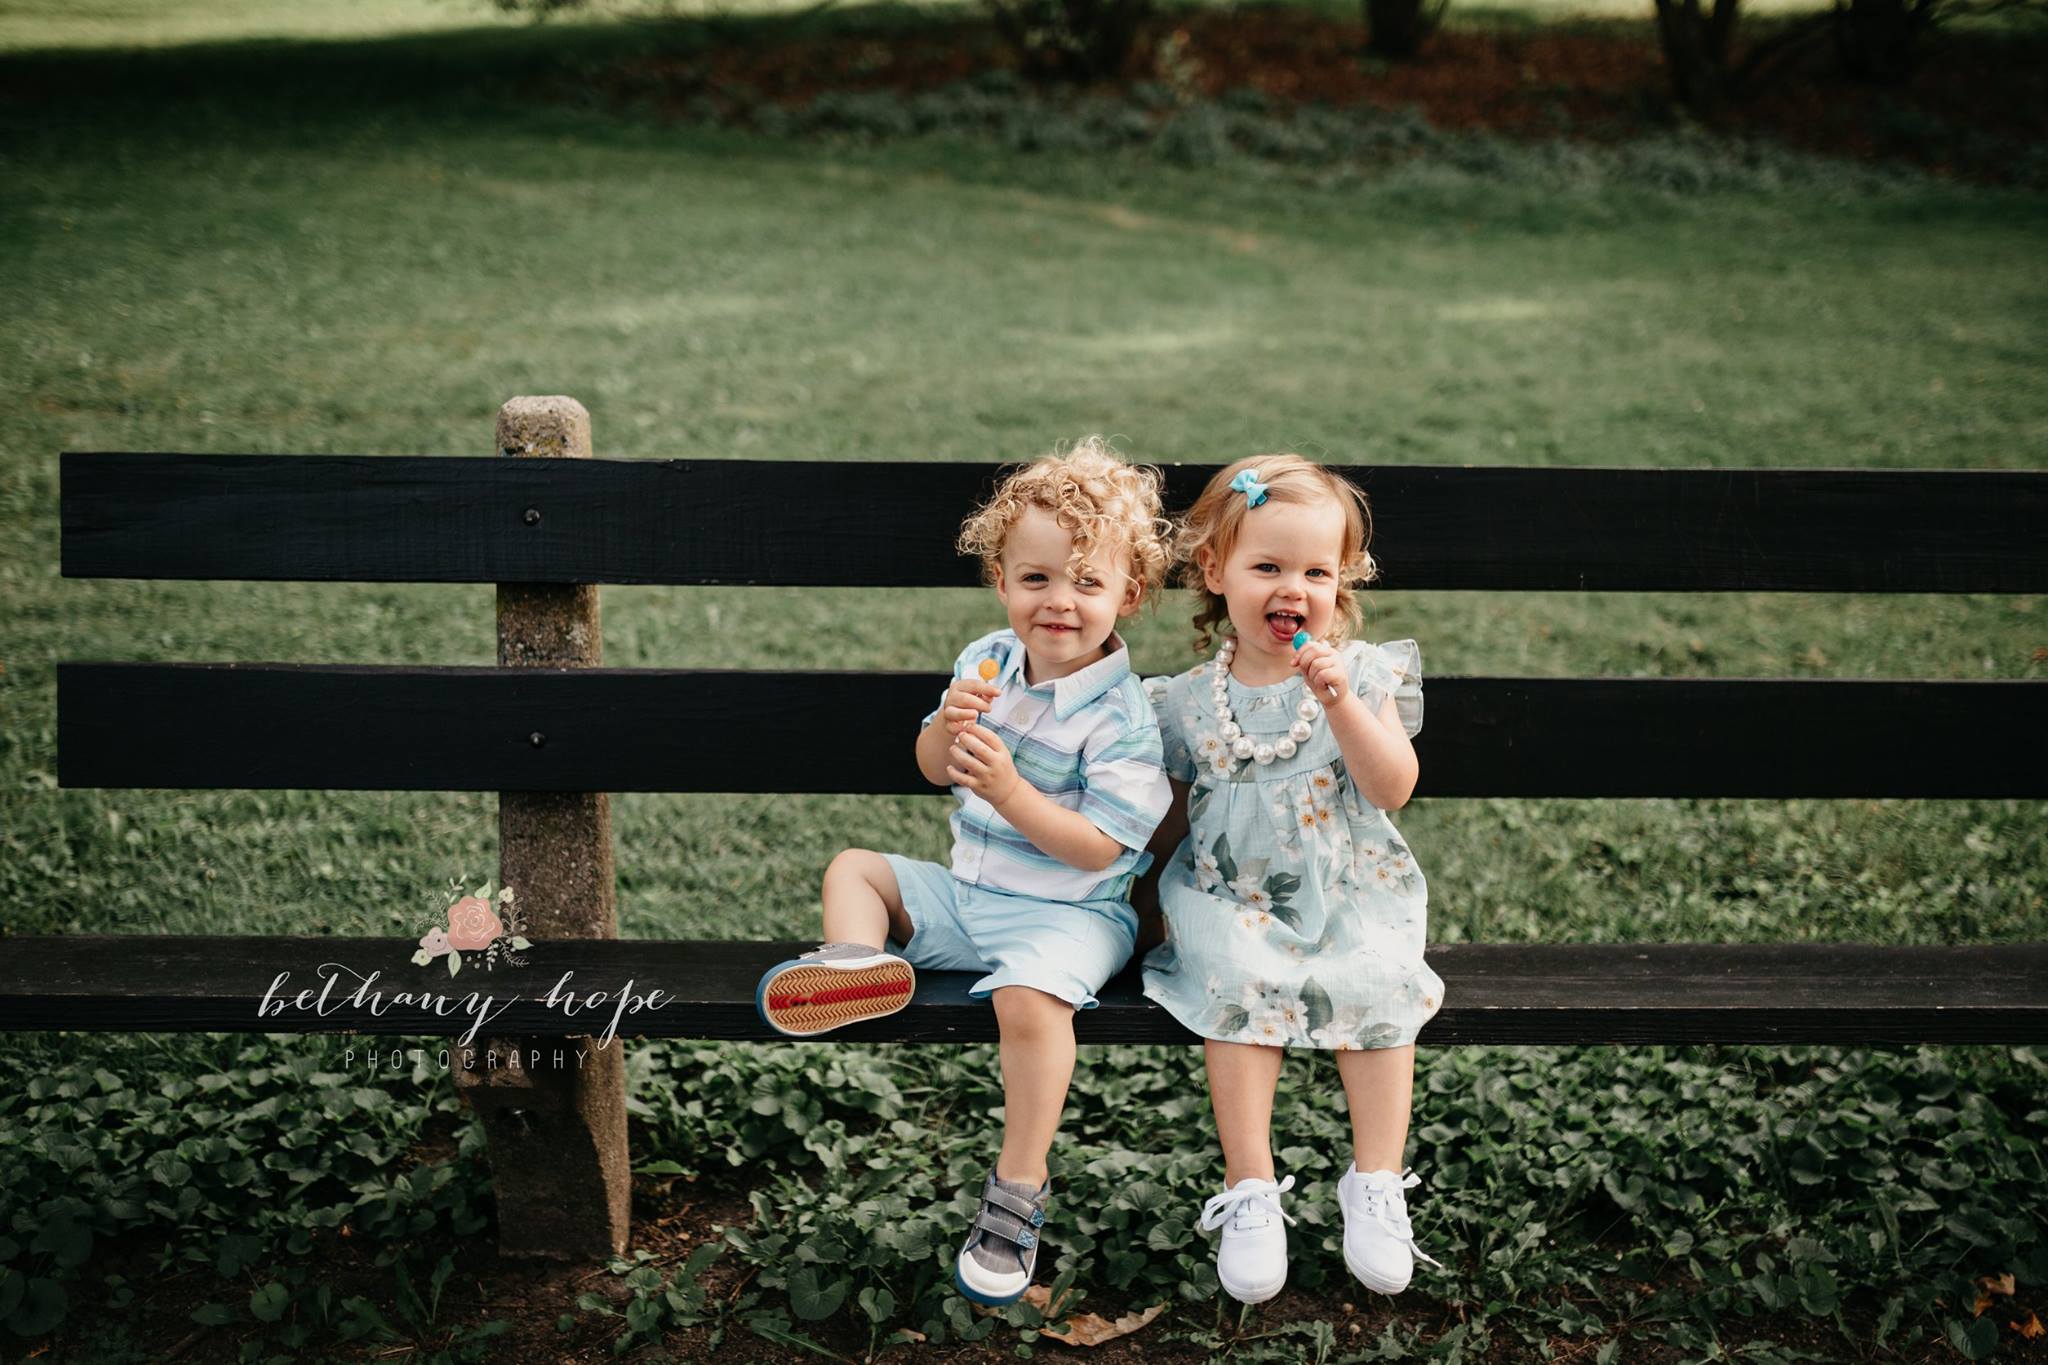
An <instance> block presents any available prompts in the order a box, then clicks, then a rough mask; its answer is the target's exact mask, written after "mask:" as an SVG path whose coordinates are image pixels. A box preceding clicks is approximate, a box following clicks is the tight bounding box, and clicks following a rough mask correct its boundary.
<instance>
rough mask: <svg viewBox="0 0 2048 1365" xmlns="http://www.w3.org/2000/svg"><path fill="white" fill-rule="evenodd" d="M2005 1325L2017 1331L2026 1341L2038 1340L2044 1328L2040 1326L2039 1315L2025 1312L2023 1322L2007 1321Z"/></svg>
mask: <svg viewBox="0 0 2048 1365" xmlns="http://www.w3.org/2000/svg"><path fill="white" fill-rule="evenodd" d="M2006 1326H2007V1327H2010V1328H2012V1330H2013V1331H2015V1332H2018V1333H2019V1334H2020V1335H2021V1336H2023V1337H2025V1338H2026V1339H2027V1340H2028V1341H2039V1340H2040V1339H2041V1337H2042V1336H2043V1335H2044V1329H2043V1328H2042V1326H2041V1318H2040V1315H2039V1314H2037V1313H2029V1314H2027V1320H2026V1322H2024V1323H2018V1322H2008V1323H2007V1324H2006Z"/></svg>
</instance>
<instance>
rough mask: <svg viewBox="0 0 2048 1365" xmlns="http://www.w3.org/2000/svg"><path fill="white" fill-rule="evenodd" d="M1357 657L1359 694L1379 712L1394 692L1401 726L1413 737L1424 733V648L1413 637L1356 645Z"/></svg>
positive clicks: (1355, 673) (1355, 678)
mask: <svg viewBox="0 0 2048 1365" xmlns="http://www.w3.org/2000/svg"><path fill="white" fill-rule="evenodd" d="M1355 647H1356V649H1357V650H1358V657H1357V661H1356V663H1355V665H1354V667H1353V670H1352V678H1353V683H1354V685H1355V686H1356V687H1357V689H1358V695H1359V696H1360V697H1363V698H1364V699H1365V704H1366V705H1367V706H1369V707H1371V708H1372V710H1373V714H1375V715H1377V714H1379V709H1380V707H1381V706H1382V705H1383V704H1384V701H1385V698H1386V697H1387V696H1388V695H1389V694H1391V695H1392V696H1393V698H1394V709H1395V711H1397V712H1398V713H1399V714H1400V717H1401V729H1402V730H1404V731H1406V732H1407V735H1408V738H1410V739H1413V738H1415V736H1417V735H1418V734H1420V733H1422V649H1421V647H1420V646H1418V645H1417V644H1416V643H1415V641H1413V640H1389V641H1387V642H1386V643H1385V644H1378V645H1374V644H1365V643H1363V642H1361V643H1360V644H1358V645H1357V646H1355Z"/></svg>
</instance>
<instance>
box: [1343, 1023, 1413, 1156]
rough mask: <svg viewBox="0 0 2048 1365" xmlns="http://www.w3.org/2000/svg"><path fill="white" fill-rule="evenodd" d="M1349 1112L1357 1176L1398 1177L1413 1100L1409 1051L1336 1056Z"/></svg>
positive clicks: (1410, 1046)
mask: <svg viewBox="0 0 2048 1365" xmlns="http://www.w3.org/2000/svg"><path fill="white" fill-rule="evenodd" d="M1337 1074H1338V1075H1340V1076H1342V1077H1343V1078H1344V1099H1345V1102H1346V1103H1347V1104H1348V1105H1349V1106H1350V1109H1351V1145H1352V1158H1353V1160H1355V1161H1356V1162H1357V1163H1358V1169H1359V1170H1361V1171H1393V1172H1394V1173H1395V1174H1397V1175H1398V1174H1399V1173H1400V1171H1401V1156H1402V1153H1403V1152H1404V1151H1406V1150H1407V1146H1408V1113H1409V1107H1410V1105H1411V1104H1412V1103H1413V1101H1414V1096H1415V1045H1414V1044H1413V1043H1410V1044H1408V1046H1406V1047H1381V1048H1364V1049H1361V1050H1359V1051H1356V1052H1340V1053H1338V1054H1337Z"/></svg>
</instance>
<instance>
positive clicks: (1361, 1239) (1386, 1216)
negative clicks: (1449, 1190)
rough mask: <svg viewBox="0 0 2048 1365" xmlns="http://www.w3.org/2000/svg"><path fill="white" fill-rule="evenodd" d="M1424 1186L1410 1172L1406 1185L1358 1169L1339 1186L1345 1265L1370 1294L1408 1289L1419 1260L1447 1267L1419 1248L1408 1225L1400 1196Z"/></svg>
mask: <svg viewBox="0 0 2048 1365" xmlns="http://www.w3.org/2000/svg"><path fill="white" fill-rule="evenodd" d="M1421 1183H1422V1177H1421V1176H1419V1175H1416V1174H1414V1173H1413V1172H1412V1171H1411V1172H1409V1173H1408V1177H1407V1179H1405V1180H1403V1179H1402V1178H1401V1177H1400V1176H1398V1175H1395V1174H1394V1173H1393V1172H1392V1171H1360V1170H1359V1169H1358V1167H1356V1166H1353V1167H1351V1169H1349V1170H1347V1171H1346V1172H1344V1176H1343V1178H1342V1179H1341V1180H1339V1181H1338V1182H1337V1203H1338V1205H1339V1207H1341V1208H1342V1209H1343V1210H1344V1264H1345V1265H1346V1266H1347V1267H1349V1269H1350V1271H1351V1273H1352V1274H1353V1275H1356V1276H1357V1277H1358V1282H1359V1283H1360V1284H1362V1285H1364V1286H1365V1287H1366V1288H1367V1289H1372V1290H1377V1291H1378V1292H1379V1293H1382V1294H1398V1293H1400V1292H1401V1291H1402V1290H1404V1289H1406V1288H1407V1287H1408V1280H1409V1277H1410V1276H1412V1275H1413V1274H1414V1273H1415V1262H1416V1261H1417V1260H1424V1261H1428V1262H1429V1263H1430V1264H1431V1265H1433V1266H1435V1267H1436V1268H1437V1269H1439V1270H1442V1269H1443V1268H1444V1266H1443V1262H1442V1261H1439V1260H1437V1259H1436V1258H1434V1257H1432V1256H1430V1255H1429V1254H1428V1253H1427V1252H1425V1251H1423V1250H1422V1248H1420V1247H1418V1246H1416V1245H1415V1234H1414V1230H1413V1229H1412V1228H1411V1227H1410V1226H1409V1224H1408V1200H1407V1197H1406V1196H1405V1195H1403V1194H1402V1191H1403V1190H1408V1189H1413V1188H1414V1187H1415V1186H1417V1185H1420V1184H1421Z"/></svg>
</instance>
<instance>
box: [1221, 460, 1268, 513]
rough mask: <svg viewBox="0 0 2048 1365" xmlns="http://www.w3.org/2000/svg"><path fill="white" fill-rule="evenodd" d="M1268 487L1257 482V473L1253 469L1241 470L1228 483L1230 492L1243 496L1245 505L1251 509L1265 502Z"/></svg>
mask: <svg viewBox="0 0 2048 1365" xmlns="http://www.w3.org/2000/svg"><path fill="white" fill-rule="evenodd" d="M1268 487H1270V485H1268V484H1263V483H1260V482H1259V473H1258V471H1257V470H1255V469H1246V470H1242V471H1240V472H1239V474H1238V476H1237V477H1236V478H1234V479H1232V480H1231V481H1230V491H1231V492H1233V493H1242V494H1244V496H1245V502H1246V504H1247V505H1249V506H1252V507H1257V506H1258V505H1259V504H1260V503H1262V502H1264V501H1265V500H1266V489H1267V488H1268Z"/></svg>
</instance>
